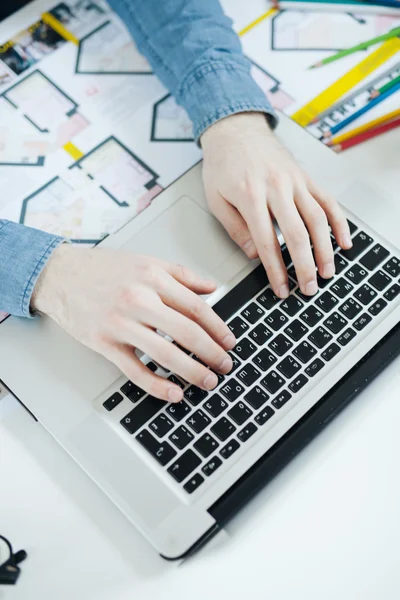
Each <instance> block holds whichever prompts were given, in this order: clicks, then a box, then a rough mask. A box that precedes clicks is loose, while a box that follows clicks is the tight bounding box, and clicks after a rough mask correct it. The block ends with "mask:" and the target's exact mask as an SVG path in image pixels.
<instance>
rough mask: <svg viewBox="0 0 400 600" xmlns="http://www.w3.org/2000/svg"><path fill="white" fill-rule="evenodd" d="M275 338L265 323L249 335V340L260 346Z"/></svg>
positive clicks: (260, 324)
mask: <svg viewBox="0 0 400 600" xmlns="http://www.w3.org/2000/svg"><path fill="white" fill-rule="evenodd" d="M272 336H273V333H272V331H271V330H270V329H268V327H267V326H266V325H264V323H259V325H257V327H254V329H252V330H251V331H250V333H249V338H251V339H252V340H253V342H255V343H256V344H258V345H259V346H263V345H264V344H265V342H266V341H267V340H269V338H270V337H272Z"/></svg>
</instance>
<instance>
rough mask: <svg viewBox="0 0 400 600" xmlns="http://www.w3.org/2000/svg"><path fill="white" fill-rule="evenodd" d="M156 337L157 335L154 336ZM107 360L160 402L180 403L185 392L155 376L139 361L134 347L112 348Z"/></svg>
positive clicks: (126, 345)
mask: <svg viewBox="0 0 400 600" xmlns="http://www.w3.org/2000/svg"><path fill="white" fill-rule="evenodd" d="M154 335H156V334H154ZM105 356H106V358H108V359H109V360H111V362H113V363H114V364H115V365H116V366H117V367H118V368H119V369H120V371H122V373H124V374H125V375H126V376H127V377H128V379H130V381H132V382H133V383H135V384H136V385H138V386H139V387H140V388H142V390H144V391H145V392H147V393H148V394H151V395H152V396H154V397H155V398H159V399H160V400H166V401H167V402H180V401H181V400H182V398H183V391H182V389H181V388H180V387H179V386H178V385H175V384H173V383H172V382H171V381H169V380H168V379H165V378H163V377H159V376H158V375H154V373H152V372H151V371H150V369H148V368H147V367H145V365H144V364H143V363H142V362H141V361H140V360H139V359H138V357H137V356H136V354H135V352H134V349H133V347H132V346H130V345H128V344H118V345H116V346H115V347H113V348H112V350H110V351H109V352H108V353H107V354H105Z"/></svg>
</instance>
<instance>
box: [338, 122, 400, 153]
mask: <svg viewBox="0 0 400 600" xmlns="http://www.w3.org/2000/svg"><path fill="white" fill-rule="evenodd" d="M396 127H400V119H394V121H390V122H389V123H384V124H383V125H380V126H379V127H374V128H373V129H370V130H369V131H364V133H360V135H355V136H354V137H352V138H350V139H348V140H346V141H345V142H342V143H341V144H336V145H335V146H332V150H334V151H335V152H343V151H344V150H348V149H349V148H353V147H354V146H358V145H359V144H362V143H363V142H366V141H367V140H371V139H372V138H374V137H377V136H378V135H382V134H383V133H386V132H387V131H391V130H392V129H396Z"/></svg>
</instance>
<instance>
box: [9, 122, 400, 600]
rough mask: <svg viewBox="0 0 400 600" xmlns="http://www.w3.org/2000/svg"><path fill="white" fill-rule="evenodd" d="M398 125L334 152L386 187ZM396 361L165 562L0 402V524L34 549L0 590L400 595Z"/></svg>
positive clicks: (118, 597)
mask: <svg viewBox="0 0 400 600" xmlns="http://www.w3.org/2000/svg"><path fill="white" fill-rule="evenodd" d="M399 142H400V134H399V133H398V132H397V133H396V132H392V133H390V134H386V135H385V136H382V137H380V138H378V139H377V140H375V141H374V142H373V143H368V144H365V145H363V146H360V147H359V148H357V149H355V150H352V151H350V152H348V153H346V154H345V155H343V156H341V157H340V158H339V160H342V159H343V161H344V160H345V163H346V168H350V167H351V168H352V169H354V170H356V171H358V172H359V173H360V175H362V173H368V174H369V177H370V178H371V179H372V180H375V181H376V182H377V183H378V184H379V185H380V187H382V188H383V189H385V190H386V191H388V192H389V193H390V194H391V195H392V198H394V199H396V196H397V198H398V196H399V194H398V190H399V189H400V168H399V158H400V155H399V148H400V144H399ZM399 400H400V360H397V361H395V362H394V363H392V364H391V366H390V367H389V368H388V369H387V370H386V371H385V372H384V373H383V374H382V375H381V376H380V377H379V378H378V379H377V380H375V382H374V383H373V384H372V385H370V386H369V388H368V389H367V390H366V391H364V392H363V393H362V394H360V395H359V396H358V398H357V399H356V400H355V401H354V402H353V403H352V404H351V405H350V406H349V407H348V408H347V409H346V410H345V411H344V412H343V413H342V414H341V415H340V416H339V417H338V418H336V419H335V420H334V421H333V422H332V423H331V424H330V425H329V427H328V428H327V429H326V430H325V432H324V433H322V434H321V435H320V436H318V438H317V439H316V440H315V441H314V442H312V443H311V444H310V445H309V446H308V447H307V449H306V450H304V451H303V452H302V453H301V455H299V456H298V457H297V458H296V459H295V460H293V461H292V463H291V464H290V465H289V466H288V467H287V468H286V469H285V470H284V471H283V472H282V473H281V474H280V475H279V476H278V477H277V478H276V479H275V480H274V481H273V482H272V483H271V484H270V485H269V486H268V487H267V488H265V489H264V490H263V491H262V492H261V493H260V494H259V495H258V496H257V497H256V499H255V500H254V501H253V502H252V503H251V504H249V505H248V506H247V507H246V509H245V510H243V511H242V512H241V514H240V515H239V516H238V517H237V518H236V519H235V520H234V521H233V522H232V523H231V524H230V525H229V527H228V530H227V534H222V535H221V536H220V537H219V538H217V539H216V541H215V542H214V543H213V544H212V545H211V546H208V547H206V548H205V549H204V550H203V551H202V552H201V553H200V554H199V555H197V556H196V557H194V558H193V559H191V560H190V561H188V562H187V563H186V564H184V565H182V566H178V565H177V564H176V563H167V562H165V561H163V560H162V559H161V558H159V557H158V556H157V555H156V554H155V552H154V551H153V550H152V548H151V547H150V546H149V545H148V544H147V543H146V542H145V541H144V540H143V539H142V538H141V537H140V535H139V534H138V533H137V532H136V531H135V529H134V528H133V527H132V526H130V525H129V523H128V522H127V521H126V520H125V518H124V517H123V516H122V515H121V514H120V513H119V511H118V510H117V509H116V508H115V507H114V506H113V505H112V504H111V503H110V501H109V500H108V499H107V498H106V497H105V496H104V495H103V494H102V493H101V492H100V491H99V490H98V489H97V487H96V486H95V485H94V484H93V483H92V482H91V481H90V480H89V479H88V478H87V476H86V475H85V474H84V473H83V472H81V470H80V469H79V467H78V466H76V465H75V463H73V461H72V460H71V459H70V458H69V457H68V456H67V455H66V454H65V453H64V451H63V450H62V449H61V448H60V447H59V446H58V445H57V443H56V442H55V441H54V440H53V439H52V438H51V437H50V436H49V435H48V434H47V433H46V432H45V431H44V430H43V429H42V427H41V426H40V425H38V424H36V423H35V422H34V421H33V420H32V419H31V417H29V416H28V414H27V413H26V412H25V411H24V410H23V409H22V408H20V407H19V406H18V405H17V404H16V402H15V401H14V400H13V399H12V398H11V397H8V398H7V399H5V400H2V401H0V532H1V533H3V534H5V535H7V536H8V537H9V538H10V539H11V541H12V542H13V544H14V546H15V548H16V549H19V548H25V549H26V550H27V552H28V553H29V559H28V560H27V561H26V562H25V563H23V564H22V571H23V572H22V575H21V578H20V580H19V582H18V585H17V586H16V587H15V588H8V589H7V588H6V587H3V588H0V600H5V599H7V600H8V599H13V600H22V599H23V600H36V599H39V598H40V600H55V599H57V600H71V599H73V600H92V599H93V600H103V599H104V600H106V599H107V600H110V599H112V600H132V598H135V599H140V600H142V599H143V600H145V599H146V600H150V599H151V600H158V599H160V600H161V599H162V600H167V599H169V598H171V599H174V600H180V599H183V598H191V599H194V600H197V599H200V598H201V599H203V598H209V599H212V600H214V598H215V599H217V598H218V599H220V598H223V599H225V598H226V599H232V600H236V599H241V598H243V597H246V596H247V597H248V598H251V599H252V600H258V599H267V598H268V599H271V600H292V599H293V598H297V599H299V600H338V599H339V598H340V599H341V600H378V599H379V600H398V598H399V597H400V568H399V565H400V546H399V543H398V540H399V539H400V518H399V512H400V508H399V507H400V482H399V478H400V475H399V473H400V471H399V457H400V435H399V431H400V425H399V423H400V402H399Z"/></svg>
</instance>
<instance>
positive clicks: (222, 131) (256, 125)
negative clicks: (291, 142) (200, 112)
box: [200, 112, 274, 149]
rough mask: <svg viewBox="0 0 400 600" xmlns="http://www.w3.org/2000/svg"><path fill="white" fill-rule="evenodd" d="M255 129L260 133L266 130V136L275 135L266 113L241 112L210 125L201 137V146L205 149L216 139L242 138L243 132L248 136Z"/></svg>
mask: <svg viewBox="0 0 400 600" xmlns="http://www.w3.org/2000/svg"><path fill="white" fill-rule="evenodd" d="M253 129H257V131H258V132H259V131H260V130H264V131H265V133H266V135H270V136H273V135H274V134H273V132H272V129H271V127H270V125H269V121H268V119H267V115H266V114H265V113H262V112H241V113H235V114H233V115H229V116H228V117H224V118H223V119H220V120H219V121H216V122H215V123H213V124H212V125H210V127H208V129H206V131H205V132H204V133H203V135H202V136H201V138H200V144H201V147H202V148H203V149H204V148H205V147H206V146H208V145H209V143H212V140H213V139H214V138H216V137H220V136H225V135H234V136H237V137H238V138H240V136H241V134H242V132H244V133H246V134H248V133H249V131H252V130H253ZM210 140H211V142H210Z"/></svg>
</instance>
